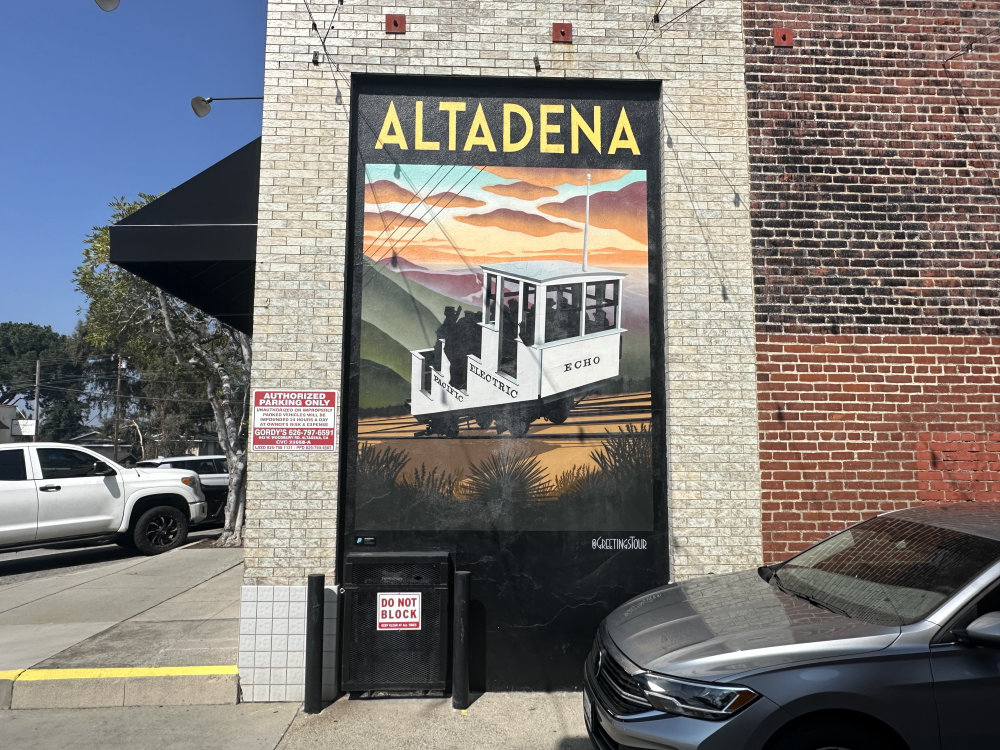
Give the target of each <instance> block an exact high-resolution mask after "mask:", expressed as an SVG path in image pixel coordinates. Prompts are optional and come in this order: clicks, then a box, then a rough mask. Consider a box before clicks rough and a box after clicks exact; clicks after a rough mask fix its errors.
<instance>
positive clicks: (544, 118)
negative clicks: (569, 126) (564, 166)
mask: <svg viewBox="0 0 1000 750" xmlns="http://www.w3.org/2000/svg"><path fill="white" fill-rule="evenodd" d="M563 109H564V108H563V105H561V104H542V105H541V106H540V107H539V108H538V115H539V117H538V119H539V120H540V121H541V122H539V124H538V141H539V144H538V150H539V151H540V152H542V153H543V154H561V153H562V152H563V145H562V144H561V143H549V133H553V134H555V133H558V132H559V125H558V123H557V124H554V125H550V124H549V115H559V114H562V111H563Z"/></svg>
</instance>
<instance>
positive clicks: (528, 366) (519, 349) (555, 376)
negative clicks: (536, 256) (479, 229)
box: [410, 260, 625, 436]
mask: <svg viewBox="0 0 1000 750" xmlns="http://www.w3.org/2000/svg"><path fill="white" fill-rule="evenodd" d="M482 270H483V306H482V309H481V310H480V311H479V312H466V313H465V314H464V316H463V315H462V314H461V308H458V309H457V310H456V309H455V308H450V307H449V308H446V309H445V315H444V322H443V323H442V324H441V326H440V327H439V328H438V331H437V337H436V338H437V342H436V344H435V346H434V347H433V348H431V349H421V350H416V351H411V352H410V354H411V356H412V366H411V378H410V412H411V413H412V414H413V416H414V418H416V420H417V421H418V422H420V423H421V424H424V425H426V429H425V430H424V431H423V432H419V433H417V434H420V435H447V436H455V435H457V434H458V430H459V425H460V424H461V423H463V422H468V421H473V422H475V423H476V424H477V425H478V426H479V427H480V428H482V429H487V428H489V427H494V428H495V429H496V431H497V433H498V434H499V433H503V432H509V433H510V434H511V435H514V436H520V435H523V434H524V433H525V432H527V430H528V427H529V425H530V424H531V423H532V422H533V421H535V420H536V419H539V418H542V417H544V418H545V419H547V420H548V421H549V422H553V423H555V424H561V423H562V422H564V421H565V420H566V418H567V417H568V416H569V413H570V410H571V409H572V408H573V406H574V405H575V404H576V402H577V401H578V400H579V399H580V398H582V397H583V396H584V395H586V394H587V393H588V392H590V391H592V390H594V389H595V388H596V387H598V386H599V385H601V384H602V383H606V382H607V381H609V380H611V379H612V378H615V377H617V376H618V370H619V363H620V360H621V351H622V334H623V333H625V329H624V328H622V326H621V311H622V281H623V279H624V278H625V274H624V273H619V272H616V271H609V270H606V269H600V268H589V269H588V268H587V266H586V262H584V264H583V265H581V264H579V263H570V262H567V261H555V260H552V261H518V262H513V263H497V264H493V265H484V266H483V267H482Z"/></svg>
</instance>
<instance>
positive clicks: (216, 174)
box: [111, 138, 260, 334]
mask: <svg viewBox="0 0 1000 750" xmlns="http://www.w3.org/2000/svg"><path fill="white" fill-rule="evenodd" d="M259 182H260V138H258V139H257V140H255V141H253V142H251V143H248V144H247V145H246V146H244V147H243V148H241V149H240V150H239V151H236V152H235V153H232V154H230V155H229V156H227V157H226V158H225V159H222V160H221V161H219V162H217V163H216V164H213V165H212V166H211V167H209V168H208V169H206V170H205V171H204V172H202V173H201V174H198V175H196V176H194V177H192V178H191V179H190V180H188V181H187V182H185V183H184V184H182V185H179V186H178V187H175V188H174V189H173V190H171V191H170V192H168V193H165V194H164V195H162V196H160V197H159V198H157V199H156V200H155V201H153V202H152V203H150V204H149V205H147V206H144V207H142V208H140V209H139V210H138V211H136V212H135V213H134V214H132V215H131V216H129V217H127V218H125V219H122V220H121V221H120V222H118V223H117V224H114V225H113V226H112V227H111V262H112V263H115V264H116V265H119V266H121V267H122V268H125V269H127V270H129V271H131V272H132V273H134V274H136V275H137V276H140V277H142V278H143V279H145V280H146V281H148V282H150V283H151V284H155V285H156V286H158V287H160V288H161V289H163V290H164V291H166V292H169V293H170V294H172V295H174V296H175V297H179V298H180V299H182V300H184V301H185V302H189V303H191V304H192V305H194V306H195V307H197V308H199V309H200V310H204V311H205V312H206V313H208V314H209V315H212V316H214V317H216V318H218V319H219V320H221V321H223V322H224V323H228V324H229V325H231V326H233V328H236V329H238V330H240V331H243V332H244V333H248V334H249V333H252V332H253V284H254V259H255V258H256V256H257V198H258V185H259Z"/></svg>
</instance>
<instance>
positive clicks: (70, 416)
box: [0, 323, 86, 441]
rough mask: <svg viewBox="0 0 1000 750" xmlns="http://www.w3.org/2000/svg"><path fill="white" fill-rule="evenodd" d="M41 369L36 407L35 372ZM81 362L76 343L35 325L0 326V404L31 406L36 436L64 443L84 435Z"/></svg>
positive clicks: (81, 355) (83, 358)
mask: <svg viewBox="0 0 1000 750" xmlns="http://www.w3.org/2000/svg"><path fill="white" fill-rule="evenodd" d="M36 362H40V363H41V376H42V377H41V384H42V387H41V388H40V390H39V401H40V402H41V403H40V404H35V366H36ZM85 365H86V357H85V355H84V352H83V347H82V346H81V342H80V341H79V340H78V339H74V338H73V337H72V336H65V335H63V334H61V333H56V332H55V331H53V330H52V329H51V328H50V327H49V326H40V325H37V324H35V323H0V404H18V403H21V404H24V405H25V406H27V405H28V404H31V408H32V411H33V412H34V413H35V414H36V415H37V414H38V413H39V412H40V413H41V419H40V423H39V424H38V425H36V435H37V436H38V437H40V438H42V439H45V440H56V441H58V440H68V439H69V438H71V437H74V436H75V435H79V434H80V432H81V431H82V430H83V417H84V410H85V404H84V402H83V401H82V400H81V398H80V395H81V391H82V390H83V380H84V368H85Z"/></svg>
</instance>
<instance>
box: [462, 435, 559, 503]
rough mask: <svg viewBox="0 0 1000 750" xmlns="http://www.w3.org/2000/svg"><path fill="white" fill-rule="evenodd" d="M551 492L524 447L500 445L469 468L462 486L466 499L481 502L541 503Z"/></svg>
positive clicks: (541, 472) (544, 477)
mask: <svg viewBox="0 0 1000 750" xmlns="http://www.w3.org/2000/svg"><path fill="white" fill-rule="evenodd" d="M551 491H552V483H551V482H550V481H549V478H548V475H547V474H546V473H545V469H544V468H543V467H542V465H541V463H540V462H539V460H538V458H537V457H536V456H533V455H532V454H531V451H529V450H528V449H527V448H524V447H516V446H511V445H509V444H507V443H504V444H502V445H501V446H500V447H499V448H498V449H497V450H496V451H495V452H494V453H492V454H491V455H489V456H488V457H487V458H485V459H484V460H483V461H481V462H480V463H476V464H473V465H472V466H471V467H470V469H469V477H468V479H466V480H465V482H464V483H463V485H462V493H463V494H464V495H465V497H466V498H468V499H469V500H473V501H480V502H495V501H500V502H511V501H518V500H544V499H546V498H548V497H549V495H550V493H551Z"/></svg>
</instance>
